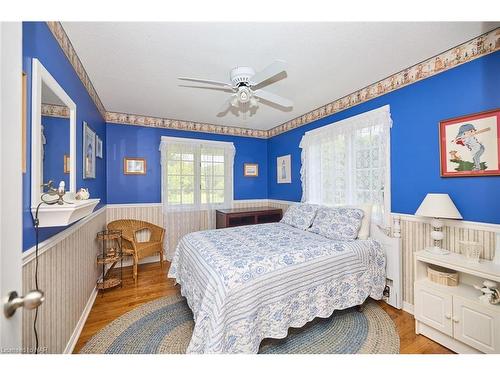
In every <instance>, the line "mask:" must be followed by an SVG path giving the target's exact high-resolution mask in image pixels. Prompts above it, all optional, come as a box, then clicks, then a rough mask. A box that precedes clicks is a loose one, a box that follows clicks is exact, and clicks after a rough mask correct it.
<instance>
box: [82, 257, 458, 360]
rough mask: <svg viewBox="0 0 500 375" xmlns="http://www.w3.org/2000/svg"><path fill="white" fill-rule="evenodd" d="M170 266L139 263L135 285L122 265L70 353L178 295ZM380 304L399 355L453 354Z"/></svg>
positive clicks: (402, 314) (410, 321)
mask: <svg viewBox="0 0 500 375" xmlns="http://www.w3.org/2000/svg"><path fill="white" fill-rule="evenodd" d="M169 265H170V264H169V263H168V262H165V264H164V266H163V268H161V267H160V265H159V263H149V264H143V265H140V266H139V280H138V282H137V285H135V284H134V280H133V277H132V267H126V268H124V269H123V287H121V288H120V287H118V288H114V289H111V290H107V291H105V292H104V293H102V292H100V293H99V295H98V296H97V298H96V300H95V303H94V306H92V310H91V312H90V314H89V317H88V319H87V322H86V323H85V326H84V327H83V330H82V333H81V335H80V338H79V339H78V342H77V344H76V346H75V349H74V351H73V352H74V353H78V352H79V351H80V349H81V348H82V347H83V346H84V345H85V344H86V343H87V341H88V340H90V338H91V337H92V336H93V335H94V334H96V333H97V332H98V331H99V330H101V329H102V328H104V327H105V326H106V325H108V324H109V323H111V322H112V321H113V320H114V319H116V318H118V317H119V316H121V315H123V314H125V313H126V312H128V311H130V310H133V309H134V308H136V307H137V306H139V305H141V304H143V303H146V302H149V301H152V300H154V299H157V298H159V297H163V296H169V295H174V294H180V290H179V286H175V285H174V281H173V280H172V279H168V278H167V271H168V267H169ZM115 272H119V271H115ZM379 305H380V306H381V307H382V308H383V309H384V310H385V311H386V312H387V314H388V315H389V316H390V317H391V318H392V320H393V321H394V323H395V325H396V328H397V330H398V333H399V337H400V340H401V349H400V351H401V353H402V354H424V353H436V354H442V353H452V352H451V351H450V350H448V349H446V348H445V347H443V346H441V345H439V344H438V343H436V342H434V341H432V340H430V339H428V338H426V337H424V336H421V335H416V334H415V320H414V319H413V316H412V315H410V314H408V313H407V312H405V311H402V310H397V309H395V308H393V307H391V306H389V305H387V304H386V303H384V302H379Z"/></svg>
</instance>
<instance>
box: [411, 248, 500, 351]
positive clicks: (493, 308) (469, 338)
mask: <svg viewBox="0 0 500 375" xmlns="http://www.w3.org/2000/svg"><path fill="white" fill-rule="evenodd" d="M429 264H435V265H439V266H442V267H447V268H450V269H454V270H457V271H459V277H460V280H461V282H460V283H459V285H458V286H455V287H450V286H443V285H440V284H436V283H433V282H431V281H430V280H428V279H427V266H428V265H429ZM480 265H481V263H480ZM480 265H477V264H474V265H470V264H469V263H467V261H466V260H465V259H464V258H463V257H462V256H461V255H458V254H449V255H435V254H430V253H428V252H426V251H420V252H417V253H416V254H415V289H414V290H415V301H414V302H415V306H414V311H415V322H416V331H417V333H419V334H423V335H425V336H427V337H429V338H431V339H432V340H434V341H437V342H439V343H440V344H442V345H444V346H446V347H448V348H450V349H452V350H454V351H456V352H458V353H481V352H482V353H500V305H491V304H484V303H481V302H480V301H479V299H478V297H479V296H480V295H481V292H480V291H478V290H476V289H475V288H474V287H473V286H472V284H476V285H481V283H482V281H483V280H485V279H487V280H492V281H497V282H498V281H500V266H498V265H494V264H492V263H491V262H487V261H483V263H482V266H480ZM497 266H498V269H497ZM497 271H498V272H497Z"/></svg>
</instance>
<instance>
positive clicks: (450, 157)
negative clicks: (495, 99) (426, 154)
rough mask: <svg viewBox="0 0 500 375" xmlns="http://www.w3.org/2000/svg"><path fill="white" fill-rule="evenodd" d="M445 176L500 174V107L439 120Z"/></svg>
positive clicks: (442, 171) (441, 163)
mask: <svg viewBox="0 0 500 375" xmlns="http://www.w3.org/2000/svg"><path fill="white" fill-rule="evenodd" d="M439 153H440V158H439V159H440V170H441V177H479V176H499V175H500V109H493V110H489V111H485V112H480V113H475V114H471V115H466V116H461V117H455V118H452V119H448V120H443V121H440V122H439Z"/></svg>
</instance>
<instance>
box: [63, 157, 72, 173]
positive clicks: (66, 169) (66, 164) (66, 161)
mask: <svg viewBox="0 0 500 375" xmlns="http://www.w3.org/2000/svg"><path fill="white" fill-rule="evenodd" d="M70 165H71V162H70V159H69V155H64V173H66V174H69V168H70Z"/></svg>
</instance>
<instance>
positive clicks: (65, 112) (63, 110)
mask: <svg viewBox="0 0 500 375" xmlns="http://www.w3.org/2000/svg"><path fill="white" fill-rule="evenodd" d="M42 116H49V117H61V118H69V108H68V107H65V106H63V105H56V104H43V103H42Z"/></svg>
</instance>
